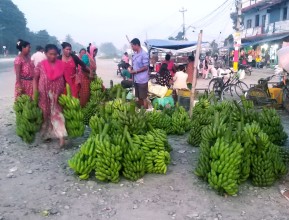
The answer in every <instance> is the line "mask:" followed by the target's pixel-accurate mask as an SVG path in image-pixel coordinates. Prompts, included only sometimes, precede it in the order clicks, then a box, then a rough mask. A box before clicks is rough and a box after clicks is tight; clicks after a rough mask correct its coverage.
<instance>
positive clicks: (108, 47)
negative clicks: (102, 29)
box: [99, 42, 118, 57]
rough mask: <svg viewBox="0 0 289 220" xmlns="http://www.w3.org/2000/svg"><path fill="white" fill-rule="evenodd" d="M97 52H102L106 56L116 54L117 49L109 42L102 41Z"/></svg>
mask: <svg viewBox="0 0 289 220" xmlns="http://www.w3.org/2000/svg"><path fill="white" fill-rule="evenodd" d="M99 52H101V53H103V54H104V56H106V57H114V56H117V52H118V51H117V49H116V47H115V46H114V45H113V43H111V42H107V43H102V44H101V45H100V47H99Z"/></svg>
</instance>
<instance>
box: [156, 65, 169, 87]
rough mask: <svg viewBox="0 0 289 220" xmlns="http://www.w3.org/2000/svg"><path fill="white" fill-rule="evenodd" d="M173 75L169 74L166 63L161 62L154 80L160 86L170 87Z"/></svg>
mask: <svg viewBox="0 0 289 220" xmlns="http://www.w3.org/2000/svg"><path fill="white" fill-rule="evenodd" d="M172 79H173V77H172V76H171V73H170V71H169V70H168V64H166V63H163V64H162V66H161V69H160V71H159V72H158V73H157V76H156V81H157V84H159V85H161V86H166V87H168V88H170V87H171V84H172V82H173V81H172Z"/></svg>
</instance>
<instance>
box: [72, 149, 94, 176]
mask: <svg viewBox="0 0 289 220" xmlns="http://www.w3.org/2000/svg"><path fill="white" fill-rule="evenodd" d="M82 151H83V150H82ZM82 151H79V152H77V153H76V154H75V155H74V156H73V157H72V158H71V159H70V160H68V165H69V167H70V168H71V169H72V170H73V171H74V172H75V173H76V174H77V175H79V178H80V179H81V180H86V179H88V178H89V175H90V173H91V172H92V171H93V170H94V168H95V165H96V158H95V157H92V156H88V155H87V154H83V153H82ZM87 153H88V152H87Z"/></svg>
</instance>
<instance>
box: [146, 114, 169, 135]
mask: <svg viewBox="0 0 289 220" xmlns="http://www.w3.org/2000/svg"><path fill="white" fill-rule="evenodd" d="M146 120H147V123H149V124H150V125H151V126H152V127H153V128H158V129H162V130H164V131H166V133H167V134H172V133H173V129H172V125H171V124H172V118H171V117H170V116H169V115H167V114H165V113H164V112H162V111H151V112H147V113H146Z"/></svg>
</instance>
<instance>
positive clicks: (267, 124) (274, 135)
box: [259, 108, 288, 146]
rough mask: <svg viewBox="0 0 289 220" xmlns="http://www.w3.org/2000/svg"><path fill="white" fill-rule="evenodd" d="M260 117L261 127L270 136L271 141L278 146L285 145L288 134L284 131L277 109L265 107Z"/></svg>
mask: <svg viewBox="0 0 289 220" xmlns="http://www.w3.org/2000/svg"><path fill="white" fill-rule="evenodd" d="M259 117H260V119H259V122H260V125H261V128H262V130H263V131H264V132H265V133H266V134H267V135H268V136H269V138H270V141H271V142H272V143H273V144H276V145H278V146H282V145H284V144H285V142H286V140H287V138H288V135H287V134H286V133H285V132H284V128H283V125H282V123H281V119H280V116H279V115H278V113H277V111H276V110H275V109H269V108H264V109H263V110H262V113H261V114H260V116H259Z"/></svg>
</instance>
